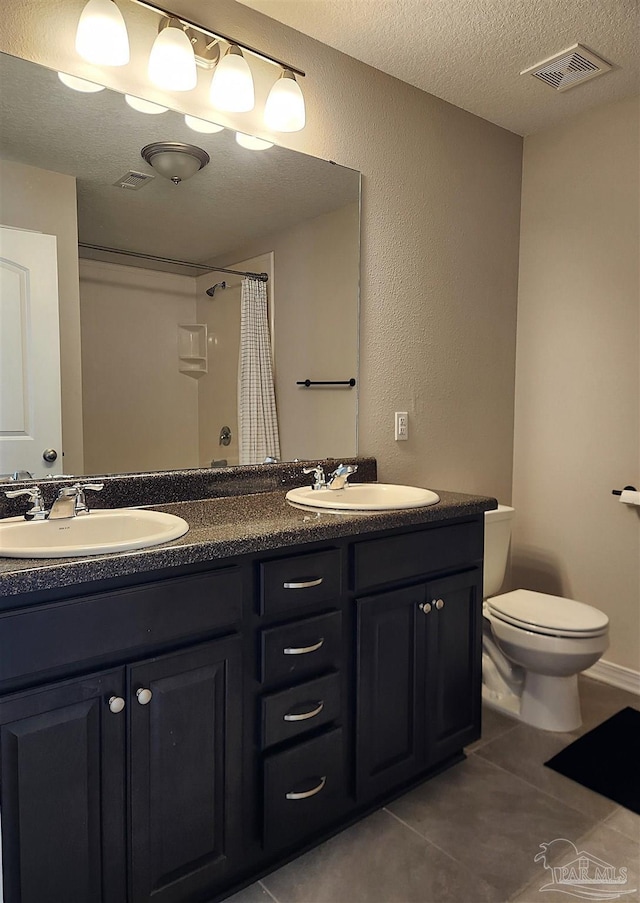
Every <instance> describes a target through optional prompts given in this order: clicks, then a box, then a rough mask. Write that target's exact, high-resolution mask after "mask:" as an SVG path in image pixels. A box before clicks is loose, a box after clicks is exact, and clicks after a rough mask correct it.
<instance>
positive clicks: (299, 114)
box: [264, 69, 306, 132]
mask: <svg viewBox="0 0 640 903" xmlns="http://www.w3.org/2000/svg"><path fill="white" fill-rule="evenodd" d="M305 118H306V117H305V108H304V97H303V96H302V91H301V90H300V85H299V84H298V82H297V81H296V77H295V75H294V74H293V72H292V71H291V70H290V69H285V71H284V72H283V73H282V75H281V77H280V78H279V79H278V81H277V82H276V83H275V85H274V86H273V88H272V89H271V91H270V92H269V96H268V97H267V102H266V104H265V107H264V121H265V124H266V125H267V127H268V128H270V129H271V130H272V131H274V132H299V131H300V129H303V128H304V124H305Z"/></svg>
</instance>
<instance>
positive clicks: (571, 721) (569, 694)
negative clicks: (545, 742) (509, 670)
mask: <svg viewBox="0 0 640 903" xmlns="http://www.w3.org/2000/svg"><path fill="white" fill-rule="evenodd" d="M482 701H483V702H484V703H485V704H486V705H488V706H489V707H490V708H492V709H495V710H496V711H497V712H501V713H502V714H504V715H509V716H510V717H511V718H516V719H517V720H518V721H522V722H523V723H524V724H530V725H531V726H532V727H538V728H541V729H542V730H544V731H554V732H557V733H568V732H569V731H575V730H576V729H577V728H579V727H580V725H581V724H582V717H581V715H580V697H579V695H578V676H577V674H573V675H571V676H570V677H550V676H548V675H546V674H535V673H534V672H532V671H528V672H527V673H526V677H525V682H524V687H523V690H522V695H516V694H515V693H504V694H498V693H494V692H492V691H491V690H489V689H488V688H487V687H486V686H485V685H484V684H483V687H482Z"/></svg>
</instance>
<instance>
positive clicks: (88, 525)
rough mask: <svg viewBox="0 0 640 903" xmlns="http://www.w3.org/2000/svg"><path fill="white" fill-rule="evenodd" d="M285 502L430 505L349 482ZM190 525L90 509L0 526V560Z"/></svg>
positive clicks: (100, 549)
mask: <svg viewBox="0 0 640 903" xmlns="http://www.w3.org/2000/svg"><path fill="white" fill-rule="evenodd" d="M286 498H287V501H289V502H290V503H291V504H292V505H294V506H295V507H300V508H303V509H305V510H309V509H316V510H318V509H320V510H322V511H324V512H326V513H331V512H334V513H337V514H344V513H345V512H349V511H353V512H358V513H361V512H366V511H370V512H375V511H393V510H403V509H409V508H420V507H426V506H428V505H434V504H436V503H437V502H439V501H440V498H439V496H438V495H437V494H436V493H435V492H432V491H431V490H429V489H420V488H418V487H415V486H399V485H393V484H389V483H353V484H350V485H347V486H346V487H345V488H344V489H336V490H332V489H317V490H315V489H312V488H311V487H310V486H304V487H300V488H298V489H291V490H290V491H289V492H287V494H286ZM188 530H189V524H188V523H187V522H186V521H185V520H183V519H182V518H181V517H177V516H176V515H175V514H168V513H165V512H162V511H154V510H149V509H146V508H116V509H110V510H94V511H92V512H91V513H90V514H82V515H79V516H77V517H65V518H57V519H55V520H37V521H35V520H34V521H32V522H28V521H26V520H25V519H24V518H23V517H11V518H6V519H5V520H2V521H0V556H1V557H5V558H71V557H77V556H80V555H102V554H107V553H111V552H128V551H133V550H135V549H146V548H149V547H151V546H156V545H160V544H162V543H166V542H171V541H172V540H174V539H179V538H180V537H181V536H184V535H185V533H187V531H188Z"/></svg>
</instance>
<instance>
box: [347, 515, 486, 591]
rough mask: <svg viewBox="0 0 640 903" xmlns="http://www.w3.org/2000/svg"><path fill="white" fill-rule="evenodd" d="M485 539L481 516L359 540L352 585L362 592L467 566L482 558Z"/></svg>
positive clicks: (355, 550)
mask: <svg viewBox="0 0 640 903" xmlns="http://www.w3.org/2000/svg"><path fill="white" fill-rule="evenodd" d="M483 543H484V531H483V522H482V521H480V520H479V521H476V522H473V523H464V524H451V525H450V526H445V527H433V528H432V529H430V530H416V532H415V533H404V534H402V535H400V536H388V537H386V538H385V539H370V540H367V541H366V542H359V543H356V544H355V547H354V557H353V568H354V570H353V588H354V589H355V590H356V591H357V592H360V591H362V590H364V589H368V588H369V587H372V586H377V585H379V584H383V583H391V582H393V581H395V580H408V579H411V578H413V577H420V576H422V575H424V574H428V573H430V572H433V571H436V570H437V571H444V570H450V569H451V568H454V567H458V566H468V565H469V564H472V563H473V562H475V561H478V560H480V559H481V558H482V555H483Z"/></svg>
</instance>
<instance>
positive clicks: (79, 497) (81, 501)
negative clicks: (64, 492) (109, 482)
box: [71, 483, 104, 514]
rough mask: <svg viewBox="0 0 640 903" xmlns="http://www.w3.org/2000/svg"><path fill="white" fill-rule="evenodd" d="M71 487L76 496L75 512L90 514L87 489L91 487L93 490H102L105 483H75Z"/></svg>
mask: <svg viewBox="0 0 640 903" xmlns="http://www.w3.org/2000/svg"><path fill="white" fill-rule="evenodd" d="M71 489H72V491H73V493H74V494H75V497H76V500H75V504H74V511H75V513H76V514H88V513H89V506H88V505H87V502H86V499H85V497H84V493H85V490H86V489H91V490H92V492H100V491H101V490H102V489H104V483H74V484H73V486H72V487H71Z"/></svg>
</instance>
